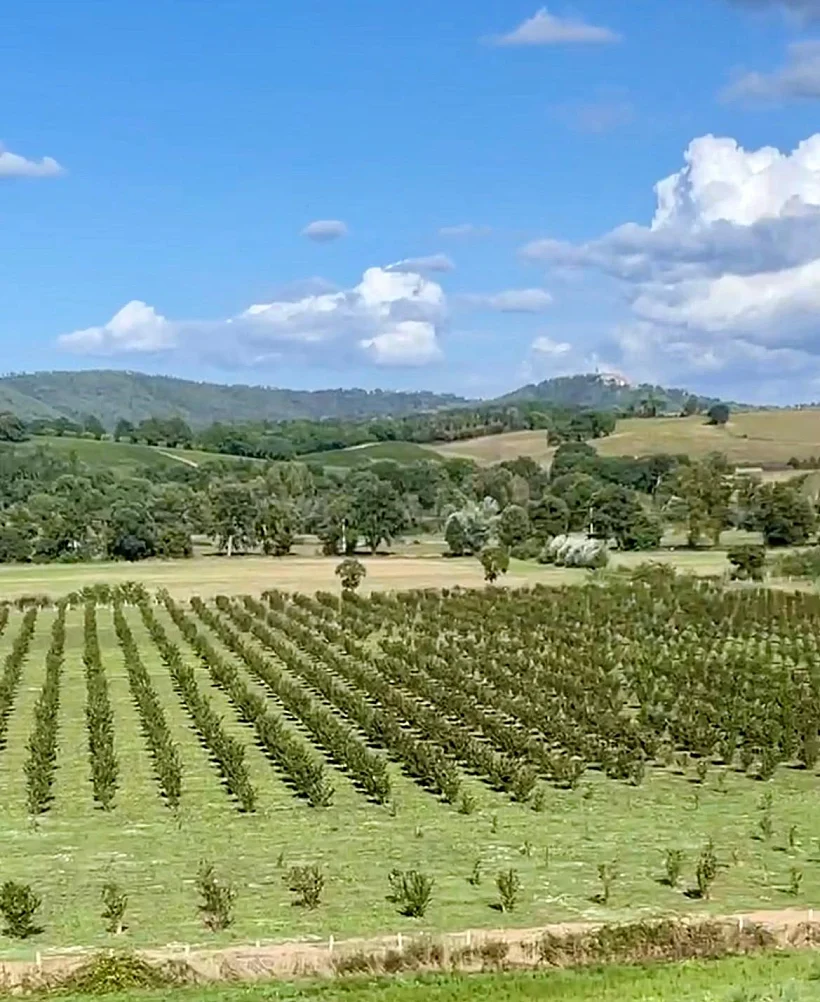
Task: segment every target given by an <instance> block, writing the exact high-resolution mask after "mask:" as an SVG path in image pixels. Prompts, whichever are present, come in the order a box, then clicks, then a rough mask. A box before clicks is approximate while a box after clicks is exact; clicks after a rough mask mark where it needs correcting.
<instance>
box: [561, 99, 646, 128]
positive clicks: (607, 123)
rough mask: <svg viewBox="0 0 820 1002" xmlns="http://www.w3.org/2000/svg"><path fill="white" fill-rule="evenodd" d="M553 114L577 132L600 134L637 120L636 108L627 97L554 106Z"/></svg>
mask: <svg viewBox="0 0 820 1002" xmlns="http://www.w3.org/2000/svg"><path fill="white" fill-rule="evenodd" d="M552 114H553V117H554V118H555V119H557V121H559V122H561V123H562V124H563V125H565V126H566V127H567V128H568V129H573V130H574V131H575V132H588V133H593V134H600V133H603V132H612V131H613V130H614V129H619V128H621V126H624V125H629V123H630V122H631V121H632V120H633V119H634V118H635V107H634V105H633V104H632V102H631V101H629V100H628V99H627V98H626V97H612V98H601V99H600V100H597V101H575V102H568V103H566V104H557V105H554V106H553V108H552Z"/></svg>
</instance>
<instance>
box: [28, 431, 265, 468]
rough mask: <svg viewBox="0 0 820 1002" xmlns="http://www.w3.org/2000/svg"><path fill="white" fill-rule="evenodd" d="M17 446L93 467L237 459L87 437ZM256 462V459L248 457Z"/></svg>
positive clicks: (40, 438) (41, 437)
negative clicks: (71, 457)
mask: <svg viewBox="0 0 820 1002" xmlns="http://www.w3.org/2000/svg"><path fill="white" fill-rule="evenodd" d="M16 448H18V449H31V450H33V449H37V448H41V449H45V450H46V451H47V452H51V453H53V454H54V455H55V456H58V457H59V458H61V459H68V458H69V456H70V455H71V454H72V453H74V454H75V455H76V456H77V458H78V459H79V460H80V462H82V463H85V464H86V465H88V466H90V467H94V468H97V469H119V470H128V469H135V468H136V467H138V466H167V465H168V463H169V462H175V463H187V464H188V465H195V466H199V465H201V464H202V463H209V462H214V461H218V460H220V459H224V460H226V461H227V462H235V461H238V460H239V458H240V457H237V456H220V455H218V454H216V453H213V452H198V451H196V450H194V449H166V448H162V447H159V446H156V447H155V446H151V445H135V444H134V443H132V442H112V441H108V440H102V441H99V442H98V441H96V440H95V439H91V438H70V437H63V436H49V435H38V436H36V437H35V438H32V439H30V440H29V441H27V442H25V443H23V444H22V445H20V446H17V447H16ZM252 462H256V460H252Z"/></svg>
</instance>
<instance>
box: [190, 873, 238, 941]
mask: <svg viewBox="0 0 820 1002" xmlns="http://www.w3.org/2000/svg"><path fill="white" fill-rule="evenodd" d="M196 887H197V890H198V891H199V894H200V896H201V898H202V900H201V902H200V905H199V912H200V914H201V915H202V921H203V922H204V923H205V925H206V926H207V927H208V928H209V929H210V930H211V931H212V932H218V931H220V930H222V929H227V928H228V926H229V925H231V924H232V923H233V906H234V901H235V900H236V891H235V890H234V888H233V887H232V886H231V885H230V884H227V883H224V882H223V881H221V880H219V878H218V877H217V875H216V870H215V869H214V865H213V863H208V862H204V861H203V862H202V863H200V864H199V870H198V872H197V876H196Z"/></svg>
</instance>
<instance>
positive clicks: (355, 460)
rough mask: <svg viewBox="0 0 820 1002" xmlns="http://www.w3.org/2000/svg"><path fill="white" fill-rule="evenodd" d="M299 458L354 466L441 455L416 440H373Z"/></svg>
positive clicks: (436, 458) (326, 464)
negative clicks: (348, 447)
mask: <svg viewBox="0 0 820 1002" xmlns="http://www.w3.org/2000/svg"><path fill="white" fill-rule="evenodd" d="M299 459H300V461H302V462H305V463H311V462H312V463H321V464H322V465H323V466H348V467H353V466H366V465H368V464H369V463H371V462H372V461H374V460H378V459H392V460H393V462H396V463H413V462H416V461H417V460H421V459H432V460H439V459H441V457H440V456H439V454H438V452H436V451H435V450H434V449H433V448H426V447H425V446H422V445H416V444H415V443H414V442H373V443H368V444H367V445H356V446H353V448H350V449H338V450H336V451H332V452H310V453H308V454H306V455H304V456H299Z"/></svg>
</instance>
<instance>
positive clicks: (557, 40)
mask: <svg viewBox="0 0 820 1002" xmlns="http://www.w3.org/2000/svg"><path fill="white" fill-rule="evenodd" d="M620 40H621V36H620V35H619V34H618V33H617V32H614V31H611V30H610V29H609V28H602V27H599V26H598V25H594V24H588V23H587V22H586V21H582V20H580V19H579V18H573V17H558V16H557V15H555V14H550V12H549V11H548V10H547V8H546V7H542V8H541V9H540V10H538V11H536V12H535V14H533V16H532V17H530V18H528V19H527V20H526V21H523V22H522V23H521V24H519V25H518V27H516V28H513V30H512V31H509V32H507V34H505V35H497V36H496V37H495V38H493V39H492V42H493V44H495V45H577V44H584V43H586V44H598V45H600V44H609V43H612V42H619V41H620Z"/></svg>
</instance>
